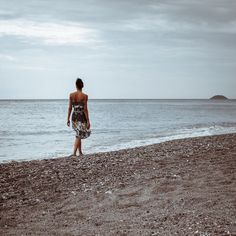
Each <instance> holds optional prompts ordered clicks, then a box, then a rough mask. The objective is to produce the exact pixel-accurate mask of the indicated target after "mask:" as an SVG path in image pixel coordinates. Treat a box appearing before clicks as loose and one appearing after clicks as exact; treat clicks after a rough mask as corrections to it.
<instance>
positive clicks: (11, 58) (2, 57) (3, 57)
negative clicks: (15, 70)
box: [0, 54, 16, 61]
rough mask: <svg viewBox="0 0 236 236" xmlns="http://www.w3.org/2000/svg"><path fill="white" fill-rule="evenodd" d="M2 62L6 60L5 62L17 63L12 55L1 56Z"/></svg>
mask: <svg viewBox="0 0 236 236" xmlns="http://www.w3.org/2000/svg"><path fill="white" fill-rule="evenodd" d="M0 60H5V61H16V58H15V57H13V56H11V55H7V54H0Z"/></svg>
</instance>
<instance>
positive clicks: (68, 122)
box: [67, 94, 72, 126]
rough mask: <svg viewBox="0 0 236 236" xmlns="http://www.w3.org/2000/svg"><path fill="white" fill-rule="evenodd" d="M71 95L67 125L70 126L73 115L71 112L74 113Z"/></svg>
mask: <svg viewBox="0 0 236 236" xmlns="http://www.w3.org/2000/svg"><path fill="white" fill-rule="evenodd" d="M71 100H72V99H71V94H70V97H69V107H68V116H67V125H68V126H70V114H71V111H72V101H71Z"/></svg>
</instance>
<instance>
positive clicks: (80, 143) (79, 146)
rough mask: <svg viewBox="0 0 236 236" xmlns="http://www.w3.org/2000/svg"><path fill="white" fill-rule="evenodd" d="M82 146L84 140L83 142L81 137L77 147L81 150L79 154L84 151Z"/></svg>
mask: <svg viewBox="0 0 236 236" xmlns="http://www.w3.org/2000/svg"><path fill="white" fill-rule="evenodd" d="M81 146H82V142H81V139H80V138H79V141H78V147H77V148H78V150H79V154H80V155H83V153H82V147H81Z"/></svg>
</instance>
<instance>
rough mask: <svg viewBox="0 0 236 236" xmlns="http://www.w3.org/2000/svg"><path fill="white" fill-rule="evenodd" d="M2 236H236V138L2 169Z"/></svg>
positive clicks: (207, 139)
mask: <svg viewBox="0 0 236 236" xmlns="http://www.w3.org/2000/svg"><path fill="white" fill-rule="evenodd" d="M0 235H68V236H69V235H89V236H90V235H102V236H104V235H236V134H229V135H220V136H212V137H201V138H191V139H182V140H175V141H169V142H165V143H161V144H155V145H149V146H145V147H139V148H133V149H127V150H121V151H115V152H108V153H99V154H93V155H85V156H84V157H82V158H77V159H76V158H66V157H63V158H58V159H50V160H38V161H28V162H26V161H25V162H11V163H6V164H1V165H0Z"/></svg>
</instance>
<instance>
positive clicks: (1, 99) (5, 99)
mask: <svg viewBox="0 0 236 236" xmlns="http://www.w3.org/2000/svg"><path fill="white" fill-rule="evenodd" d="M9 100H19V101H23V100H68V98H0V101H9ZM89 100H211V98H89ZM213 100H220V101H222V100H224V99H213ZM225 100H236V98H227V99H225Z"/></svg>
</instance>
